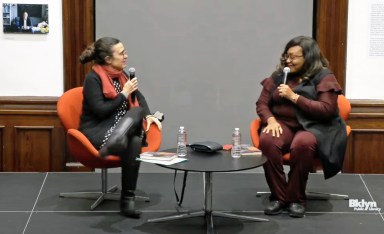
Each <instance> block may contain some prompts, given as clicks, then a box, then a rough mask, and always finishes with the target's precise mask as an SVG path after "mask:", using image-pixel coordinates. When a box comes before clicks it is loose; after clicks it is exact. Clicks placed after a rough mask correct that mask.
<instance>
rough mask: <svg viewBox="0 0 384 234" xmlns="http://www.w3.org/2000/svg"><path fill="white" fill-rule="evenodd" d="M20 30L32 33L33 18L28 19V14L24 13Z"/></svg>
mask: <svg viewBox="0 0 384 234" xmlns="http://www.w3.org/2000/svg"><path fill="white" fill-rule="evenodd" d="M19 23H20V28H21V30H23V31H30V30H31V28H32V21H31V18H29V17H28V12H26V11H24V12H23V15H22V17H21V19H20V22H19Z"/></svg>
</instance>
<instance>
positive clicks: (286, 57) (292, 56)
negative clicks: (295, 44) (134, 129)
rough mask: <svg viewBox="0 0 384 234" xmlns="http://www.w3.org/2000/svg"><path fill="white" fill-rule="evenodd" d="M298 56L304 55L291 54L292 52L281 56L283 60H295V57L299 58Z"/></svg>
mask: <svg viewBox="0 0 384 234" xmlns="http://www.w3.org/2000/svg"><path fill="white" fill-rule="evenodd" d="M300 57H304V56H303V55H293V54H284V56H283V58H284V59H285V60H288V59H290V60H295V59H297V58H300Z"/></svg>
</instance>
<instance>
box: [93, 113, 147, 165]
mask: <svg viewBox="0 0 384 234" xmlns="http://www.w3.org/2000/svg"><path fill="white" fill-rule="evenodd" d="M142 115H143V114H142V109H141V108H140V107H136V108H132V109H131V110H129V111H128V112H127V113H126V114H125V116H124V117H123V118H122V119H121V120H120V121H119V122H118V123H117V125H116V127H115V129H114V130H113V132H112V135H111V137H110V138H109V139H108V141H107V143H106V144H105V145H104V146H103V147H102V148H101V149H100V150H99V155H100V156H101V157H105V156H107V155H111V154H114V155H117V154H119V153H120V152H121V151H123V150H124V149H126V147H127V145H128V135H129V134H130V133H132V132H134V131H135V129H136V128H138V127H141V123H142V118H143V116H142Z"/></svg>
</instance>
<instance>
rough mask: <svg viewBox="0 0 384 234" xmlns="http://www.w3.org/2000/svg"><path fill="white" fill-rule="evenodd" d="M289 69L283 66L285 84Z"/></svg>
mask: <svg viewBox="0 0 384 234" xmlns="http://www.w3.org/2000/svg"><path fill="white" fill-rule="evenodd" d="M290 71H291V69H289V67H284V69H283V72H284V83H283V84H285V83H286V82H287V76H288V73H289V72H290Z"/></svg>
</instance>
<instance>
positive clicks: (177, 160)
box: [136, 158, 187, 166]
mask: <svg viewBox="0 0 384 234" xmlns="http://www.w3.org/2000/svg"><path fill="white" fill-rule="evenodd" d="M136 160H140V161H142V162H147V163H155V164H161V165H166V166H167V165H172V164H175V163H179V162H184V161H187V159H186V158H174V159H172V160H170V161H164V160H154V159H142V158H136Z"/></svg>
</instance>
